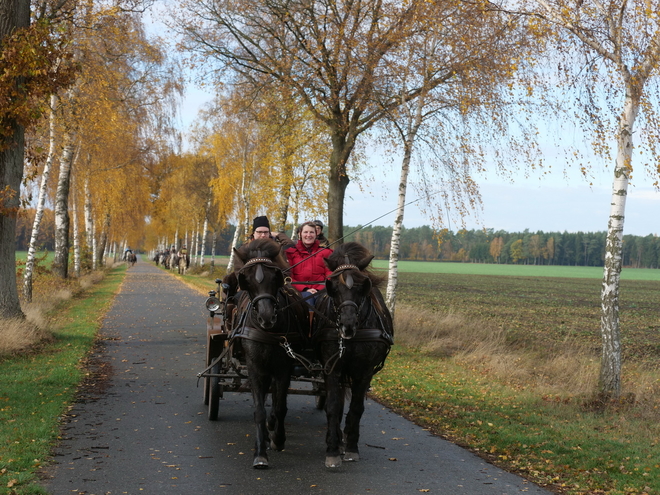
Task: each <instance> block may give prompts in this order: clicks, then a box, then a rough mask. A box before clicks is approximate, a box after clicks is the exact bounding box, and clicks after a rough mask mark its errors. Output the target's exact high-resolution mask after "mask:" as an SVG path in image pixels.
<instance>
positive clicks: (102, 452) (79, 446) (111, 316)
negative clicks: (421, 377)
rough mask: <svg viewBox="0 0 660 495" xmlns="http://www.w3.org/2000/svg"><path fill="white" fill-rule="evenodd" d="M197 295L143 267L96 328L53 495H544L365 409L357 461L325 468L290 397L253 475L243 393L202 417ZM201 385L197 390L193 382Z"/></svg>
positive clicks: (309, 420)
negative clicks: (282, 434) (93, 375)
mask: <svg viewBox="0 0 660 495" xmlns="http://www.w3.org/2000/svg"><path fill="white" fill-rule="evenodd" d="M204 299H205V298H204V296H203V295H200V294H199V293H198V292H196V291H194V290H193V289H190V288H189V287H187V286H186V285H185V284H183V283H181V282H180V281H178V280H176V279H175V278H174V277H172V276H170V275H169V274H167V273H165V272H164V271H162V270H160V269H158V268H157V267H155V266H154V265H153V263H151V262H148V261H145V260H144V259H141V260H139V261H138V263H137V264H136V265H135V266H134V267H132V268H130V269H129V270H128V273H127V275H126V279H125V281H124V283H123V284H122V286H121V291H120V293H119V294H118V295H117V297H116V300H115V302H114V305H113V307H112V308H111V310H110V311H109V312H108V314H107V315H106V317H105V319H104V322H103V327H102V329H101V339H102V340H101V343H100V346H99V348H98V349H97V351H96V352H95V353H94V363H93V367H94V369H95V370H96V371H97V372H98V373H99V375H101V376H103V375H105V376H106V379H105V380H103V379H99V380H95V381H92V383H91V384H88V386H87V387H86V388H85V391H84V392H83V394H82V396H81V398H80V400H79V401H78V402H77V403H76V405H75V407H74V408H73V410H72V411H71V412H70V415H69V417H68V418H67V420H66V423H65V424H64V425H63V432H62V437H63V439H62V442H61V444H60V445H59V446H58V447H57V449H56V451H55V456H54V464H53V465H52V466H51V467H50V468H49V469H48V470H47V471H46V472H45V473H44V484H45V486H46V488H47V489H48V490H49V493H51V494H52V495H68V494H80V495H82V494H85V495H104V494H112V495H115V494H131V495H133V494H158V495H167V494H173V495H184V494H195V495H202V494H223V493H227V494H249V495H260V494H268V495H279V494H286V495H296V494H317V493H319V494H321V493H325V494H346V495H349V494H366V493H369V494H382V495H389V494H397V495H398V494H413V493H415V494H418V493H432V494H433V493H435V494H445V495H461V494H465V495H491V494H493V495H504V494H515V493H526V494H549V493H550V492H548V491H545V490H543V489H541V488H539V487H538V486H536V485H534V484H532V483H530V482H528V481H526V480H524V479H523V478H520V477H518V476H516V475H513V474H510V473H507V472H505V471H502V470H501V469H498V468H496V467H494V466H492V465H490V464H488V463H486V462H485V461H483V460H482V459H480V458H479V457H477V456H475V455H473V454H472V453H470V452H468V451H466V450H464V449H461V448H459V447H457V446H455V445H453V444H451V443H449V442H447V441H445V440H442V439H440V438H438V437H435V436H433V435H431V434H430V433H428V432H427V431H424V430H423V429H422V428H420V427H418V426H416V425H414V424H412V423H410V422H409V421H407V420H405V419H403V418H401V417H400V416H398V415H396V414H394V413H392V412H391V411H389V410H388V409H386V408H384V407H383V406H381V405H379V404H377V403H375V402H373V401H368V402H367V406H366V411H365V413H364V416H363V417H362V423H361V424H362V428H361V436H360V454H361V460H360V461H359V462H355V463H344V464H343V465H342V467H341V468H339V469H338V470H334V471H330V470H328V469H326V468H325V465H324V462H325V413H324V412H323V411H318V410H316V408H315V406H314V399H315V398H314V397H313V396H304V395H292V396H289V402H288V406H289V412H288V415H287V442H286V448H285V450H284V451H282V452H271V453H270V454H269V460H270V469H268V470H255V469H253V468H252V446H253V439H254V432H255V428H254V425H253V419H252V418H253V416H252V414H253V410H252V396H251V395H250V394H249V393H230V394H227V393H226V394H225V398H224V399H223V400H222V401H221V402H220V417H219V420H218V421H214V422H212V421H209V420H208V419H207V416H206V406H204V404H203V400H202V389H201V386H200V387H199V388H198V387H197V377H196V374H197V373H198V372H199V371H201V370H202V369H204V368H205V365H204V363H205V352H206V351H205V348H206V314H207V313H206V310H205V308H204ZM200 385H201V383H200Z"/></svg>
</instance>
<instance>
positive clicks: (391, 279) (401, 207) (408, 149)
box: [385, 95, 426, 316]
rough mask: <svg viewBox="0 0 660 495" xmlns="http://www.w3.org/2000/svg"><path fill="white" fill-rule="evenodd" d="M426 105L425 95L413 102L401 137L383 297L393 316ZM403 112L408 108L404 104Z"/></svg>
mask: <svg viewBox="0 0 660 495" xmlns="http://www.w3.org/2000/svg"><path fill="white" fill-rule="evenodd" d="M425 104H426V98H425V95H421V96H420V97H419V98H418V99H417V100H416V102H415V105H416V106H415V112H414V114H412V113H410V112H407V113H406V114H407V116H408V122H407V125H406V132H405V135H403V131H402V138H403V150H404V152H403V161H402V162H401V176H400V180H399V191H398V198H397V209H396V217H395V219H394V226H393V228H392V239H391V241H390V262H389V271H388V278H387V291H386V295H385V304H387V307H388V309H389V310H390V313H392V316H394V310H395V308H396V288H397V284H398V281H399V248H400V241H401V228H402V227H403V215H404V213H405V208H406V190H407V189H408V175H409V173H410V161H411V159H412V152H413V148H414V145H415V138H416V137H417V133H418V132H419V128H420V126H421V125H422V121H423V116H422V111H423V109H424V105H425ZM402 109H403V110H407V109H408V107H407V106H406V104H405V103H404V104H403V105H402Z"/></svg>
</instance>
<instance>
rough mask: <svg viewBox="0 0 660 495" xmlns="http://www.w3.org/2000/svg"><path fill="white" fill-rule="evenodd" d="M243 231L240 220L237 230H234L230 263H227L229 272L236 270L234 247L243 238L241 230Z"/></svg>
mask: <svg viewBox="0 0 660 495" xmlns="http://www.w3.org/2000/svg"><path fill="white" fill-rule="evenodd" d="M242 231H243V226H242V225H241V223H240V222H238V225H236V230H235V231H234V237H233V238H232V240H231V246H230V247H229V263H227V273H231V272H233V271H234V264H235V263H234V259H235V258H236V256H235V254H234V248H236V247H237V246H238V241H239V239H240V238H241V232H242Z"/></svg>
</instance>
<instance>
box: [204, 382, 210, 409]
mask: <svg viewBox="0 0 660 495" xmlns="http://www.w3.org/2000/svg"><path fill="white" fill-rule="evenodd" d="M210 389H211V379H210V378H209V377H208V376H205V377H204V405H205V406H208V405H209V390H210Z"/></svg>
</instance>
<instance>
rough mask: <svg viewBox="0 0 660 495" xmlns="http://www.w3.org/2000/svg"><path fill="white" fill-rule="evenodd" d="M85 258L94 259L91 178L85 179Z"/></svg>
mask: <svg viewBox="0 0 660 495" xmlns="http://www.w3.org/2000/svg"><path fill="white" fill-rule="evenodd" d="M83 208H84V215H85V243H86V246H85V256H86V257H89V259H90V260H91V259H92V253H93V250H92V249H93V246H92V244H93V239H94V217H93V216H92V193H91V190H90V188H89V176H88V177H85V204H84V207H83ZM93 268H94V269H96V267H93Z"/></svg>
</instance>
